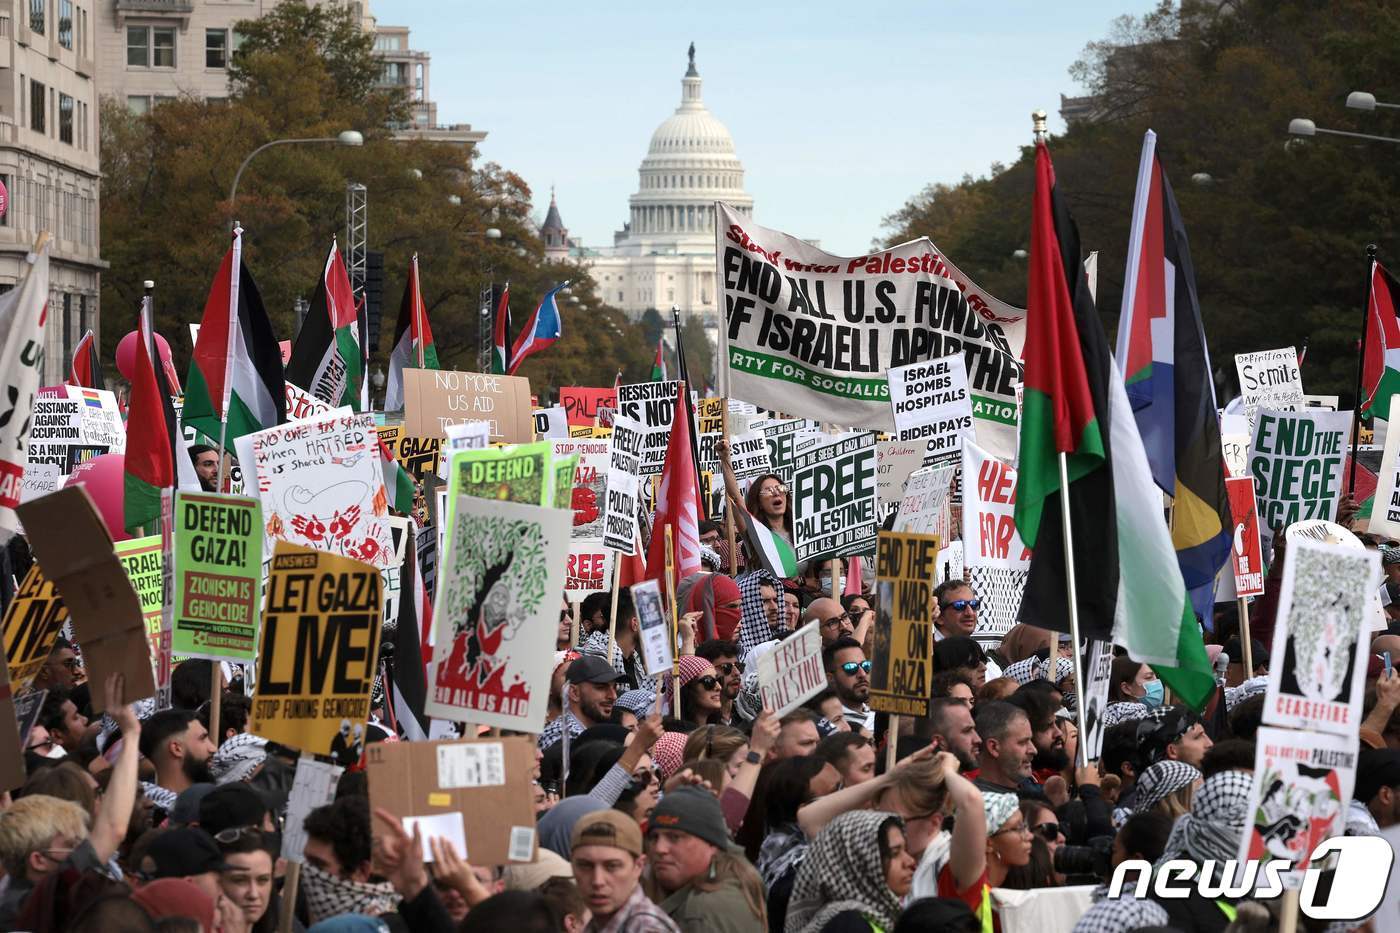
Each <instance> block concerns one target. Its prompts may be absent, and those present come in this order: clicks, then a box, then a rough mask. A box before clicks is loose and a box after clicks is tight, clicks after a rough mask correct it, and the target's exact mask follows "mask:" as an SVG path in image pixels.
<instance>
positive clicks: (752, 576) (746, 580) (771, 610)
mask: <svg viewBox="0 0 1400 933" xmlns="http://www.w3.org/2000/svg"><path fill="white" fill-rule="evenodd" d="M737 582H738V584H739V600H740V609H741V611H742V613H743V617H742V620H741V621H740V623H739V656H740V657H741V658H742V657H743V656H744V655H746V654H748V653H749V651H750V650H751V649H752V648H754V647H755V646H757V645H761V644H763V643H764V642H766V641H772V640H773V639H775V638H781V637H782V636H783V635H785V634H787V625H786V620H785V619H784V612H783V604H782V603H783V583H782V581H781V580H779V579H778V578H777V577H775V576H774V575H773V574H771V573H769V572H768V571H766V570H755V571H753V572H752V573H746V574H744V575H743V576H742V577H740V578H739V579H738V581H737ZM765 589H767V590H768V591H769V592H768V595H767V596H764V594H763V591H764V590H765ZM765 600H767V601H765Z"/></svg>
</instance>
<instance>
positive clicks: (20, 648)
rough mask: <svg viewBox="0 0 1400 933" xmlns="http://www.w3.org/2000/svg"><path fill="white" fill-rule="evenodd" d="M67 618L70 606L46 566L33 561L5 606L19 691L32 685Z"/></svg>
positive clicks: (8, 654) (13, 681) (9, 655)
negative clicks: (48, 578)
mask: <svg viewBox="0 0 1400 933" xmlns="http://www.w3.org/2000/svg"><path fill="white" fill-rule="evenodd" d="M67 621H68V610H67V609H65V608H63V599H62V598H61V597H60V596H59V595H58V590H57V588H56V587H55V586H54V585H53V581H52V580H46V579H45V578H44V571H43V568H41V567H40V566H39V565H38V564H32V565H31V566H30V568H29V572H28V573H26V574H25V575H24V580H22V581H21V582H20V585H19V589H18V590H16V591H15V595H14V597H13V598H12V599H11V600H10V604H9V606H7V607H5V621H4V635H5V660H6V662H7V664H8V666H9V670H10V686H11V688H12V689H13V690H14V691H15V692H16V693H23V692H24V691H26V690H28V689H29V685H30V684H31V683H33V681H34V678H35V677H36V676H37V675H38V673H39V671H40V669H42V668H43V666H44V662H45V661H47V660H48V658H49V654H50V653H52V651H53V643H54V639H55V638H57V637H58V630H59V629H61V628H63V624H64V623H65V622H67Z"/></svg>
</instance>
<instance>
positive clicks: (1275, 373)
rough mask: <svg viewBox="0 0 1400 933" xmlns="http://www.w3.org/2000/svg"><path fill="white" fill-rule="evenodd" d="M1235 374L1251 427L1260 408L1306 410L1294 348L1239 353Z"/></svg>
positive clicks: (1301, 379)
mask: <svg viewBox="0 0 1400 933" xmlns="http://www.w3.org/2000/svg"><path fill="white" fill-rule="evenodd" d="M1235 372H1236V373H1237V374H1238V375H1239V377H1240V401H1241V403H1242V404H1243V406H1244V412H1245V416H1246V417H1248V418H1249V419H1250V422H1251V423H1252V422H1253V421H1254V415H1255V412H1256V411H1257V410H1258V409H1260V408H1271V409H1273V410H1274V411H1297V410H1298V409H1300V408H1304V407H1305V403H1304V401H1303V375H1302V371H1301V370H1299V369H1298V351H1297V350H1295V349H1293V348H1292V347H1284V348H1282V349H1279V350H1262V351H1260V352H1258V353H1236V354H1235Z"/></svg>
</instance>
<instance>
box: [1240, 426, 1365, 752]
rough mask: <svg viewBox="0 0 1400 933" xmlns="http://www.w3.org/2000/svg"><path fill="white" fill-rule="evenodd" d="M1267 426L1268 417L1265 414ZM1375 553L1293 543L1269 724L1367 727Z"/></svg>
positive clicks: (1272, 671)
mask: <svg viewBox="0 0 1400 933" xmlns="http://www.w3.org/2000/svg"><path fill="white" fill-rule="evenodd" d="M1260 421H1261V423H1262V421H1263V414H1262V413H1261V415H1260ZM1380 577H1381V568H1380V556H1379V555H1378V554H1377V553H1376V552H1375V551H1367V550H1357V549H1354V548H1350V547H1345V546H1342V545H1337V544H1323V543H1321V542H1317V541H1313V540H1309V539H1306V538H1297V539H1294V538H1290V539H1289V541H1288V559H1287V560H1286V561H1285V562H1284V564H1283V584H1282V588H1281V591H1280V594H1279V602H1278V615H1277V617H1276V618H1277V621H1276V622H1275V624H1274V643H1273V647H1272V649H1271V651H1270V655H1269V656H1270V657H1271V658H1273V663H1271V664H1270V665H1269V688H1268V693H1267V694H1266V695H1265V698H1264V722H1266V723H1268V724H1270V725H1277V726H1291V727H1293V728H1298V729H1314V730H1317V731H1318V732H1329V733H1333V734H1335V735H1341V736H1346V737H1348V738H1349V739H1350V740H1351V741H1352V743H1353V745H1354V744H1355V741H1356V735H1357V729H1358V728H1359V727H1360V725H1361V696H1362V693H1363V692H1364V690H1365V686H1366V683H1365V681H1366V661H1367V657H1368V654H1367V652H1366V651H1365V650H1364V644H1365V643H1363V642H1361V639H1362V638H1363V637H1367V638H1369V632H1370V612H1369V609H1370V599H1371V598H1372V597H1373V596H1374V594H1375V592H1376V589H1377V587H1379V586H1380Z"/></svg>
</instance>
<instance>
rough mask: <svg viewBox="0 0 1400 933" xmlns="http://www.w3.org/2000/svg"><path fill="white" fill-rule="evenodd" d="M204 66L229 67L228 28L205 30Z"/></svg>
mask: <svg viewBox="0 0 1400 933" xmlns="http://www.w3.org/2000/svg"><path fill="white" fill-rule="evenodd" d="M204 67H205V68H227V67H228V30H227V29H206V30H204Z"/></svg>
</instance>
